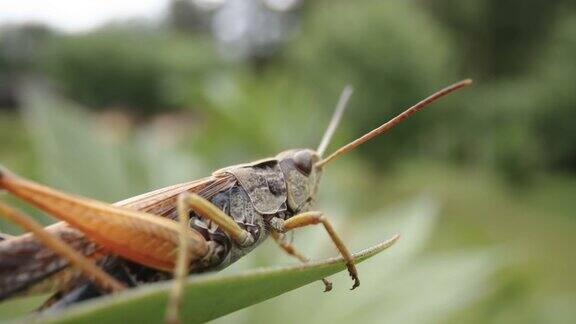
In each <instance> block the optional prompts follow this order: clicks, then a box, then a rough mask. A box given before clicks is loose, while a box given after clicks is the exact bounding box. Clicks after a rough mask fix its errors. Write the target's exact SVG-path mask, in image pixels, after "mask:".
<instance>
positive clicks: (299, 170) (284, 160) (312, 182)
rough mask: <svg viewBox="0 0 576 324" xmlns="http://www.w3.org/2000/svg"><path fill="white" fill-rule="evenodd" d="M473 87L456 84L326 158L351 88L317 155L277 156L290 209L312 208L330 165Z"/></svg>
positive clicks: (296, 152)
mask: <svg viewBox="0 0 576 324" xmlns="http://www.w3.org/2000/svg"><path fill="white" fill-rule="evenodd" d="M471 83H472V80H470V79H466V80H463V81H460V82H457V83H454V84H453V85H450V86H448V87H446V88H444V89H441V90H439V91H437V92H435V93H434V94H432V95H430V96H428V97H427V98H425V99H423V100H422V101H420V102H418V103H417V104H415V105H414V106H412V107H410V108H408V109H406V110H405V111H404V112H402V113H401V114H399V115H397V116H396V117H394V118H392V119H391V120H389V121H388V122H386V123H384V124H382V125H380V126H379V127H377V128H375V129H373V130H372V131H370V132H368V133H366V134H364V135H363V136H361V137H359V138H357V139H356V140H354V141H352V142H350V143H348V144H346V145H344V146H342V147H340V148H339V149H337V150H336V151H335V152H334V153H332V154H330V155H329V156H327V157H323V155H324V152H325V151H326V148H327V147H328V144H329V143H330V139H331V138H332V135H333V134H334V131H335V130H336V128H337V127H338V123H339V122H340V119H341V118H342V114H343V112H344V109H345V108H346V103H347V102H348V99H350V96H351V95H352V88H351V87H350V86H347V87H346V88H344V91H343V92H342V95H341V96H340V100H339V101H338V105H337V106H336V110H335V111H334V114H333V115H332V119H331V121H330V124H329V125H328V128H327V129H326V132H325V133H324V136H323V137H322V141H321V142H320V145H319V146H318V150H317V151H313V150H310V149H296V150H288V151H284V152H282V153H280V154H278V155H277V156H276V158H277V159H278V161H279V162H280V167H281V169H282V172H283V173H284V178H285V179H286V186H287V190H288V193H287V194H288V195H287V196H288V197H287V198H288V207H289V208H290V209H291V210H292V211H294V212H303V211H307V210H308V208H310V205H311V203H312V200H313V199H314V196H315V195H316V190H317V188H318V182H319V180H320V175H321V173H322V169H323V167H324V166H326V165H327V164H328V163H329V162H330V161H333V160H334V159H336V158H338V157H340V156H342V155H344V154H346V153H347V152H350V151H352V150H353V149H355V148H356V147H358V146H360V145H362V144H363V143H366V142H367V141H369V140H371V139H373V138H375V137H377V136H379V135H381V134H382V133H384V132H387V131H388V130H390V129H391V128H393V127H394V126H396V125H398V124H399V123H401V122H402V121H403V120H404V119H406V118H408V117H409V116H411V115H413V114H414V113H416V112H418V111H420V110H421V109H423V108H424V107H426V106H428V105H429V104H431V103H432V102H434V101H436V100H437V99H439V98H441V97H443V96H445V95H447V94H449V93H451V92H453V91H456V90H458V89H461V88H463V87H465V86H468V85H470V84H471Z"/></svg>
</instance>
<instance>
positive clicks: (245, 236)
mask: <svg viewBox="0 0 576 324" xmlns="http://www.w3.org/2000/svg"><path fill="white" fill-rule="evenodd" d="M177 209H178V220H179V223H180V228H181V231H180V246H179V248H178V258H177V260H176V267H175V268H174V279H175V280H174V285H173V286H172V292H171V294H170V300H169V302H168V309H167V312H166V322H167V323H178V322H179V319H178V313H179V310H180V305H181V299H182V292H183V290H184V285H185V284H186V276H187V275H188V266H189V263H190V259H189V255H188V250H187V244H188V242H187V240H186V237H185V234H186V231H187V230H188V219H189V215H188V212H189V210H190V209H191V210H193V211H194V212H196V213H197V214H198V215H199V216H200V217H202V218H205V219H209V220H211V221H213V222H214V223H216V224H217V225H218V226H219V227H220V228H221V229H222V230H223V231H224V232H226V233H227V234H228V235H230V236H231V237H232V239H233V240H234V241H236V243H238V244H239V245H250V244H252V243H254V239H253V238H252V235H250V233H249V232H248V231H246V230H244V229H242V228H241V227H240V226H239V225H238V224H236V222H235V221H234V220H233V219H231V218H230V216H228V215H226V214H225V213H224V212H223V211H221V210H220V209H219V208H218V207H216V206H215V205H214V204H212V203H211V202H210V201H208V200H206V199H204V198H202V197H201V196H199V195H197V194H195V193H190V192H185V193H182V194H180V195H179V196H178V201H177Z"/></svg>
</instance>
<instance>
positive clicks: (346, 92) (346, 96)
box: [316, 85, 354, 156]
mask: <svg viewBox="0 0 576 324" xmlns="http://www.w3.org/2000/svg"><path fill="white" fill-rule="evenodd" d="M353 92H354V89H353V88H352V86H351V85H347V86H345V87H344V89H343V90H342V93H341V94H340V99H338V104H337V105H336V109H335V110H334V114H332V119H330V124H328V128H326V132H324V136H322V141H320V145H318V149H317V150H316V152H317V153H318V154H319V155H320V156H322V155H324V151H326V148H328V144H330V140H331V139H332V136H333V135H334V132H335V131H336V128H337V127H338V124H339V123H340V120H341V119H342V115H343V114H344V110H346V106H347V104H348V100H350V97H351V96H352V93H353Z"/></svg>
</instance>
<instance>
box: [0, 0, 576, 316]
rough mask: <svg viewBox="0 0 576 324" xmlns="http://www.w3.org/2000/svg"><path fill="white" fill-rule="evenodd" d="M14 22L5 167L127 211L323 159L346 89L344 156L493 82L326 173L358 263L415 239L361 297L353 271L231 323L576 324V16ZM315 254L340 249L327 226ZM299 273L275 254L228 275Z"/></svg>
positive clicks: (192, 9) (566, 10)
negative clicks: (182, 188)
mask: <svg viewBox="0 0 576 324" xmlns="http://www.w3.org/2000/svg"><path fill="white" fill-rule="evenodd" d="M0 26H1V27H0V163H1V164H3V165H5V166H6V167H8V168H10V169H12V170H14V171H15V172H17V173H20V174H22V175H25V176H27V177H29V178H32V179H35V180H38V181H41V182H44V183H47V184H50V185H52V186H55V187H57V188H61V189H65V190H69V191H72V192H75V193H79V194H83V195H87V196H90V197H94V198H98V199H103V200H105V201H110V202H113V201H118V200H121V199H123V198H126V197H129V196H132V195H135V194H139V193H142V192H145V191H148V190H151V189H154V188H156V187H159V186H164V185H169V184H174V183H177V182H182V181H188V180H191V179H196V178H200V177H202V176H205V175H208V174H209V173H210V172H211V171H212V170H215V169H218V168H220V167H223V166H227V165H231V164H236V163H241V162H245V161H250V160H254V159H257V158H261V157H264V156H270V155H274V154H276V153H277V152H279V151H281V150H284V149H288V148H294V147H311V148H315V147H316V146H317V145H318V142H319V140H320V137H321V135H322V133H323V131H324V128H325V127H326V125H327V123H328V120H329V118H330V114H331V112H332V109H333V107H334V105H335V104H336V101H337V99H338V96H339V93H340V91H341V90H342V88H343V87H344V86H345V85H346V84H351V85H353V86H354V88H355V94H354V96H353V97H352V99H351V102H350V107H349V110H348V111H347V112H346V115H345V118H344V121H343V123H342V125H341V126H340V128H339V129H338V131H337V133H336V136H335V138H334V140H333V142H332V144H331V146H330V148H329V149H328V151H332V150H334V149H335V148H337V147H338V146H339V145H342V144H344V143H346V142H348V141H350V140H352V139H353V138H356V137H358V136H360V135H362V134H363V133H365V132H366V131H368V130H370V129H372V128H374V127H376V126H378V125H379V124H381V123H382V122H384V121H385V120H387V119H389V118H391V117H392V116H393V115H394V114H396V113H398V112H400V111H402V110H403V109H405V108H406V107H407V106H409V105H411V104H413V103H415V102H417V101H418V100H420V99H421V98H423V97H425V96H427V95H428V94H430V93H432V92H433V91H435V90H437V89H439V88H441V87H444V86H445V85H448V84H449V83H452V82H455V81H457V80H460V79H464V78H468V77H470V78H473V79H474V80H475V84H474V85H473V87H471V88H467V89H465V90H463V91H461V92H459V93H456V94H454V95H451V96H450V97H449V98H446V99H442V100H441V101H440V102H438V103H436V104H434V105H433V107H431V109H429V110H425V111H424V112H422V113H419V114H418V115H416V116H415V117H414V118H412V119H410V120H408V121H406V122H405V123H403V124H402V125H401V126H399V127H397V128H396V129H394V130H393V131H391V132H390V133H388V134H387V135H385V136H383V137H381V138H378V139H376V140H373V141H372V142H370V143H368V144H366V145H364V146H362V147H361V148H360V149H358V150H357V151H356V152H354V153H351V154H349V155H348V156H347V157H345V158H342V159H341V160H338V162H335V163H334V164H333V165H330V167H328V169H327V170H326V172H325V175H324V179H323V183H322V186H321V188H320V191H321V193H320V199H319V206H318V207H319V208H320V209H322V210H326V211H328V212H329V213H330V215H331V217H332V218H333V219H334V220H335V222H336V223H337V225H338V226H337V227H338V230H339V231H340V232H342V234H343V236H344V237H345V238H346V239H347V240H349V242H350V245H351V247H352V249H354V250H357V249H360V248H363V247H366V246H368V245H369V244H373V243H376V242H378V241H381V240H383V239H385V238H387V237H389V236H390V235H392V234H393V233H396V232H400V233H401V234H403V238H402V240H401V241H400V242H399V243H398V245H397V246H395V247H394V248H392V249H391V250H390V251H391V252H390V253H384V254H382V255H380V256H378V257H377V258H375V260H371V261H369V262H366V263H365V264H362V265H361V266H360V274H361V276H362V280H363V284H364V285H363V286H362V287H360V289H359V290H358V291H355V292H349V291H347V289H348V286H349V284H350V283H349V282H348V280H347V278H346V276H345V275H344V274H342V275H340V276H338V277H336V278H334V280H335V291H334V292H332V293H330V294H323V293H322V292H321V290H322V289H321V287H320V285H317V286H311V287H306V288H304V289H301V290H297V291H295V292H292V293H289V294H287V295H284V296H281V297H278V298H276V299H273V300H270V301H267V302H265V303H263V304H260V305H258V306H255V307H251V308H248V309H245V310H242V311H240V312H238V313H235V314H233V315H230V316H228V317H225V318H222V319H219V320H217V321H215V322H216V323H227V322H230V323H255V322H258V323H264V322H272V321H275V322H285V323H294V322H310V323H316V322H323V321H331V322H342V323H344V322H350V321H351V320H354V321H357V322H362V323H375V322H400V323H437V322H443V323H461V322H467V323H542V322H548V323H570V322H573V321H574V318H576V279H575V277H574V273H576V258H575V257H574V252H573V249H574V246H576V215H575V214H574V210H575V207H576V201H575V199H574V197H575V196H576V127H575V126H574V121H575V120H576V91H575V90H576V6H575V5H574V2H572V1H567V0H551V1H535V0H532V1H521V0H507V1H496V0H485V1H480V0H475V1H455V0H433V1H400V0H388V1H361V2H350V1H334V0H332V1H326V0H325V1H297V0H283V1H280V0H228V1H226V0H222V1H183V0H173V1H171V2H170V5H169V6H168V10H167V11H166V12H164V13H162V15H161V19H157V20H146V19H133V20H129V21H115V22H113V23H110V24H107V25H105V26H102V27H99V28H97V29H93V30H90V31H85V32H82V33H64V32H61V31H58V30H54V29H51V28H50V27H48V26H45V25H41V24H1V21H0ZM2 199H10V198H8V197H7V196H5V195H3V197H2ZM10 201H13V200H12V199H10ZM23 208H24V209H26V210H27V211H30V212H31V213H33V214H34V215H35V216H37V217H38V218H39V219H40V220H41V221H43V222H44V223H46V224H48V223H50V222H52V221H53V220H51V219H50V218H49V217H47V216H45V215H42V214H40V213H37V212H35V211H33V210H31V209H30V208H28V207H25V206H23ZM0 228H1V229H2V230H3V231H6V232H13V233H17V232H18V229H16V228H15V227H13V226H11V225H10V224H6V223H4V222H2V223H0ZM294 242H295V244H296V245H297V246H299V247H301V248H302V250H304V251H306V252H307V253H308V254H309V255H310V256H312V257H313V258H321V257H325V256H329V255H333V254H334V253H333V252H332V250H331V249H330V245H329V244H328V243H329V242H327V239H326V237H325V234H324V233H322V231H321V230H319V229H306V230H303V231H302V232H298V233H296V235H295V239H294ZM293 262H294V261H292V260H291V259H289V258H287V257H283V256H279V255H278V250H277V249H276V248H275V246H273V245H272V244H265V246H264V247H262V248H261V249H259V250H258V251H257V252H255V253H254V254H253V255H250V256H248V257H246V258H245V259H243V260H242V261H240V262H239V263H238V264H237V265H234V266H233V267H232V268H231V269H227V270H225V271H239V270H240V269H250V268H255V267H258V266H271V265H278V264H288V263H293ZM7 305H8V306H7ZM30 305H32V304H31V302H30V301H29V300H26V301H15V302H10V303H9V304H4V305H0V319H1V318H4V319H5V318H8V317H11V316H15V315H17V314H21V312H22V309H26V308H29V307H30Z"/></svg>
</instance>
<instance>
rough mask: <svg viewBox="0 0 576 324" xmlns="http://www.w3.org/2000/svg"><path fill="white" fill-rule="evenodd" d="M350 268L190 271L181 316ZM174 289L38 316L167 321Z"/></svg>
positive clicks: (315, 265)
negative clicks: (235, 272) (200, 272)
mask: <svg viewBox="0 0 576 324" xmlns="http://www.w3.org/2000/svg"><path fill="white" fill-rule="evenodd" d="M398 238H399V236H394V237H392V238H391V239H389V240H388V241H385V242H382V243H380V244H378V245H375V246H373V247H371V248H369V249H366V250H362V251H360V252H358V253H355V254H354V259H355V260H356V262H357V263H359V262H362V261H364V260H366V259H368V258H370V257H372V256H374V255H376V254H378V253H379V252H382V251H383V250H385V249H387V248H388V247H390V246H392V245H393V244H394V243H395V242H396V241H397V240H398ZM345 268H346V267H345V265H344V262H343V260H342V258H341V257H339V258H332V259H327V260H324V261H319V262H311V263H308V264H304V265H297V266H290V267H282V268H272V269H259V270H252V271H248V272H245V273H240V274H233V275H222V274H205V275H197V276H191V277H190V279H189V281H188V283H187V285H186V288H185V294H184V300H183V304H182V311H181V316H182V321H183V322H185V323H202V322H206V321H209V320H212V319H215V318H218V317H220V316H224V315H226V314H229V313H231V312H234V311H236V310H239V309H242V308H245V307H248V306H250V305H254V304H257V303H259V302H262V301H264V300H267V299H270V298H273V297H276V296H279V295H281V294H283V293H285V292H288V291H291V290H294V289H296V288H299V287H302V286H304V285H307V284H309V283H312V282H315V281H318V280H320V279H321V278H324V277H327V276H330V275H332V274H334V273H337V272H340V271H342V270H344V269H345ZM351 284H352V283H350V285H351ZM170 289H171V283H160V284H152V285H149V286H145V287H142V288H139V289H134V290H130V291H127V292H125V293H121V294H118V295H116V296H110V297H106V298H102V299H100V300H95V301H92V302H87V303H84V304H81V305H78V306H75V307H72V308H70V309H69V310H66V311H64V312H62V313H58V314H55V315H39V316H37V317H34V320H39V321H40V322H43V323H100V324H102V323H127V322H128V323H144V322H145V323H160V322H162V321H163V320H164V313H165V309H166V302H167V300H168V294H169V292H170ZM351 298H352V296H351Z"/></svg>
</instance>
